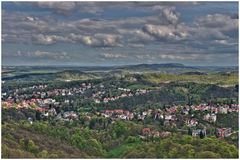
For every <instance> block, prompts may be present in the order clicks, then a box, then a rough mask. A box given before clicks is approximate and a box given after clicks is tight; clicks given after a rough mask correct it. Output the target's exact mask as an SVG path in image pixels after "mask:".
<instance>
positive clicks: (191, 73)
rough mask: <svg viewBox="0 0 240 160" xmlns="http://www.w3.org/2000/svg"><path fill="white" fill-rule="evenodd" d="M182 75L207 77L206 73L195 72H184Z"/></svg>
mask: <svg viewBox="0 0 240 160" xmlns="http://www.w3.org/2000/svg"><path fill="white" fill-rule="evenodd" d="M182 75H207V73H204V72H198V71H195V72H185V73H182Z"/></svg>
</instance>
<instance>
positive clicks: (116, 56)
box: [100, 53, 126, 59]
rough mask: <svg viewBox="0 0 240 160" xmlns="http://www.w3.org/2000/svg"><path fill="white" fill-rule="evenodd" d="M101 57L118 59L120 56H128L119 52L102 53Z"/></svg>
mask: <svg viewBox="0 0 240 160" xmlns="http://www.w3.org/2000/svg"><path fill="white" fill-rule="evenodd" d="M100 57H103V58H105V59H118V58H125V57H126V56H125V55H123V54H119V53H102V54H100Z"/></svg>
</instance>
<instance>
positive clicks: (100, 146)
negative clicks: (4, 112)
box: [2, 121, 238, 158]
mask: <svg viewBox="0 0 240 160" xmlns="http://www.w3.org/2000/svg"><path fill="white" fill-rule="evenodd" d="M131 125H132V124H130V123H126V122H121V121H120V122H117V123H114V124H112V126H110V129H109V130H103V131H95V130H89V129H88V128H79V127H69V128H68V127H67V126H60V125H58V126H52V125H50V124H48V123H45V122H36V123H34V124H33V125H30V124H28V123H26V122H24V123H21V122H20V123H12V122H11V123H5V124H3V125H2V131H3V132H2V158H66V157H69V158H71V157H72V158H238V149H237V147H236V146H234V145H231V144H229V143H227V142H226V141H225V140H223V139H217V138H215V137H206V138H204V139H200V138H198V137H191V136H188V135H181V134H178V133H175V134H173V135H172V136H170V137H168V138H165V139H160V138H150V139H146V140H142V139H140V138H139V137H138V135H137V134H136V133H137V129H136V126H131ZM130 126H131V127H130Z"/></svg>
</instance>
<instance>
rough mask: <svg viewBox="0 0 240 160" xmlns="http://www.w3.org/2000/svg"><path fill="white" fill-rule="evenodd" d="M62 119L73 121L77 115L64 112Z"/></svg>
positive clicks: (71, 112)
mask: <svg viewBox="0 0 240 160" xmlns="http://www.w3.org/2000/svg"><path fill="white" fill-rule="evenodd" d="M63 118H64V119H65V120H73V119H77V118H78V116H77V114H76V113H75V112H73V111H69V112H64V114H63Z"/></svg>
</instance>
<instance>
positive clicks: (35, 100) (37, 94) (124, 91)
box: [2, 82, 239, 139]
mask: <svg viewBox="0 0 240 160" xmlns="http://www.w3.org/2000/svg"><path fill="white" fill-rule="evenodd" d="M2 85H4V82H3V84H2ZM109 90H112V91H110V92H114V96H113V95H110V94H109ZM89 91H91V93H90V92H89ZM152 91H153V90H149V89H135V90H131V89H129V88H121V87H118V86H115V85H111V87H110V89H109V88H106V87H105V86H104V85H103V84H102V83H100V84H94V83H90V82H82V83H77V85H74V87H68V88H61V87H60V88H50V87H49V86H48V85H47V84H40V85H33V86H28V87H23V88H17V89H12V90H7V91H6V92H3V93H2V108H3V109H16V110H26V109H29V110H34V111H36V116H35V117H27V120H28V121H29V123H31V124H32V123H35V121H38V120H44V121H48V120H49V119H51V120H55V121H63V122H74V121H76V122H80V119H83V120H84V122H83V126H89V124H91V123H92V122H91V121H92V120H93V119H96V117H97V118H103V119H105V120H107V122H108V123H110V124H111V123H115V122H116V121H133V122H135V123H138V124H142V129H141V132H140V133H139V135H138V136H139V137H140V138H142V139H146V138H150V137H161V138H164V137H169V136H171V134H172V133H174V132H181V133H183V134H188V135H191V136H194V137H196V136H199V137H201V138H204V137H205V136H213V135H214V136H216V137H219V138H224V137H228V136H230V135H231V134H232V133H235V132H237V131H236V130H234V129H233V128H231V127H222V125H221V123H218V121H219V116H221V115H227V114H232V113H237V114H238V111H239V107H238V104H237V103H233V102H232V103H231V104H216V103H215V104H214V103H200V104H192V105H179V104H175V105H163V106H162V107H159V108H158V107H151V106H150V107H148V109H144V108H142V109H137V108H132V109H129V110H128V109H122V108H117V107H115V108H112V107H109V108H107V107H100V109H99V108H97V106H98V105H99V106H100V105H101V106H104V105H106V104H108V103H110V102H112V101H115V100H118V99H122V98H126V97H130V98H131V97H134V96H139V95H143V96H144V94H147V93H149V92H152ZM107 92H108V93H107ZM86 93H88V95H87V96H86V95H85V94H86ZM89 93H90V94H89ZM76 96H78V97H82V99H83V100H85V99H86V100H87V101H88V102H90V103H92V104H93V105H94V104H95V105H96V107H92V108H91V110H89V111H84V109H83V110H80V109H79V108H76V107H74V105H76V103H75V102H74V101H76V99H75V98H73V97H76ZM92 128H93V127H92Z"/></svg>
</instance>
